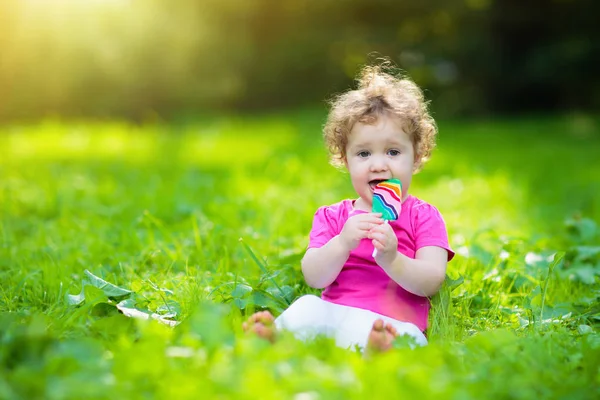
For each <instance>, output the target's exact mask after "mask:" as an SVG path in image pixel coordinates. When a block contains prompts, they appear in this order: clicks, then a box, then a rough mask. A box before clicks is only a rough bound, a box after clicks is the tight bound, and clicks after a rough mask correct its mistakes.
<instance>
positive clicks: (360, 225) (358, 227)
mask: <svg viewBox="0 0 600 400" xmlns="http://www.w3.org/2000/svg"><path fill="white" fill-rule="evenodd" d="M380 225H383V219H381V213H365V214H356V215H353V216H352V217H350V218H348V220H347V221H346V223H345V224H344V228H343V229H342V231H341V232H340V235H339V237H340V240H341V242H342V244H343V245H344V247H345V248H346V249H347V250H348V251H349V252H350V251H351V250H354V249H355V248H357V247H358V244H359V243H360V241H361V240H362V239H366V238H367V237H368V235H369V232H370V231H371V229H372V228H373V227H376V226H380Z"/></svg>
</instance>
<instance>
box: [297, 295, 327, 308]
mask: <svg viewBox="0 0 600 400" xmlns="http://www.w3.org/2000/svg"><path fill="white" fill-rule="evenodd" d="M322 302H323V300H322V299H321V298H320V297H317V296H315V295H314V294H305V295H304V296H302V297H299V298H298V299H296V301H294V302H293V303H292V305H290V307H289V308H292V307H294V308H301V309H307V310H311V309H312V310H315V309H318V308H319V306H320V305H321V304H322Z"/></svg>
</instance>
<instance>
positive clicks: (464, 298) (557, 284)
mask: <svg viewBox="0 0 600 400" xmlns="http://www.w3.org/2000/svg"><path fill="white" fill-rule="evenodd" d="M323 118H324V115H323V114H321V113H318V112H317V113H315V112H299V113H295V114H285V115H283V114H282V115H270V116H260V117H244V118H242V117H240V118H226V117H223V118H213V119H206V120H199V121H195V122H186V123H179V124H170V125H167V124H164V125H143V126H138V125H130V124H126V123H118V122H86V123H82V122H59V121H47V122H44V123H40V124H34V125H22V126H17V125H13V126H7V127H2V128H0V398H2V399H4V398H7V399H13V398H14V399H34V398H44V399H65V398H69V399H81V398H86V399H87V398H89V399H92V398H117V397H120V398H194V399H196V398H249V399H250V398H251V399H255V398H261V399H262V398H265V399H270V398H273V399H279V398H296V399H324V398H327V399H329V398H340V399H342V398H343V399H345V398H365V397H377V396H380V395H383V396H392V397H398V398H403V397H406V398H416V397H417V396H419V397H425V398H432V397H436V398H452V399H480V398H510V399H532V398H535V399H538V398H597V397H598V396H599V395H600V389H599V388H600V336H599V335H598V331H599V329H600V289H599V286H598V283H599V282H600V247H599V245H598V243H600V227H599V221H600V196H598V193H600V180H599V179H598V177H599V176H600V163H599V162H598V154H600V120H599V119H598V118H594V117H587V116H581V115H574V116H564V117H554V118H530V119H518V120H487V121H470V122H464V121H463V122H461V121H454V122H451V121H447V122H444V121H441V122H440V123H439V125H440V131H441V133H440V138H439V145H438V148H437V149H436V150H435V152H434V155H433V157H432V160H431V161H430V162H429V163H428V164H427V165H426V166H425V169H424V170H423V171H422V172H421V173H419V174H418V175H417V176H415V178H414V180H413V184H412V187H411V191H412V193H413V194H415V195H416V196H418V197H421V198H423V199H424V200H427V201H429V202H431V203H433V204H435V205H436V206H437V207H438V208H439V209H440V210H441V212H442V214H443V215H444V217H445V219H446V223H447V225H448V229H449V233H450V239H451V244H452V246H453V247H454V248H455V249H456V250H457V251H458V253H459V254H457V256H456V258H455V259H454V260H453V261H452V262H451V263H450V264H449V269H448V276H449V278H448V281H447V284H446V286H445V287H444V289H443V290H442V291H441V292H440V294H439V295H437V296H436V297H434V298H433V299H432V301H433V304H434V310H433V312H432V315H431V321H430V331H429V339H430V345H429V346H427V347H425V348H419V349H415V350H410V349H408V348H402V346H400V347H401V348H399V349H397V350H395V351H393V352H390V353H388V354H385V355H383V356H380V357H376V358H374V359H370V360H364V359H363V358H362V357H361V355H360V354H357V353H354V352H352V351H347V350H343V349H339V348H336V347H335V346H334V345H333V344H332V342H331V341H330V340H328V339H325V338H322V339H320V340H317V341H315V342H311V343H301V342H298V341H296V340H294V339H293V338H292V337H290V335H288V334H283V335H282V337H281V340H280V341H279V342H278V343H276V344H275V345H272V346H271V345H268V344H267V343H265V342H263V341H261V340H258V339H256V338H252V337H247V336H245V335H243V334H242V332H241V329H240V325H241V321H242V320H243V318H244V316H245V315H247V314H248V313H250V312H252V311H253V310H255V309H262V308H269V309H271V310H272V311H273V312H274V313H279V312H281V311H282V310H283V309H284V308H285V306H286V304H288V303H289V302H290V301H292V300H293V299H294V298H296V297H298V296H300V295H302V294H304V293H316V292H317V291H315V290H313V289H310V288H308V287H307V286H306V285H305V284H304V282H303V280H302V275H301V272H300V270H299V260H300V258H301V257H302V254H303V251H304V250H305V247H306V245H307V234H308V231H309V229H310V225H311V222H312V216H313V214H314V212H315V210H316V208H317V207H319V206H321V205H324V204H330V203H333V202H336V201H338V200H340V199H342V198H347V197H351V196H353V192H352V188H351V185H350V183H349V179H348V177H347V175H346V174H345V173H343V172H340V171H338V170H335V169H334V168H333V167H330V166H329V165H328V163H327V155H326V153H325V150H324V149H323V146H322V141H321V138H320V125H321V124H322V122H323ZM240 239H242V241H240ZM86 270H88V271H89V272H90V273H91V275H90V274H87V273H86V272H85V271H86ZM94 276H95V277H100V278H102V279H103V280H104V281H106V282H109V283H112V284H114V285H116V286H117V288H114V287H110V286H103V285H105V282H103V281H99V280H95V278H94ZM82 285H83V290H82ZM118 287H120V288H124V289H128V290H130V291H132V293H129V292H122V291H119V289H118ZM80 293H81V294H82V295H83V296H84V297H85V301H84V302H83V303H81V304H79V305H78V306H75V305H70V302H71V303H73V302H74V301H73V299H74V297H69V296H68V295H78V294H80ZM123 300H125V303H121V304H122V305H127V306H128V307H130V308H137V309H140V310H142V311H145V312H150V313H155V314H156V315H158V316H162V317H163V318H164V319H167V320H172V321H176V322H177V323H178V324H177V326H175V327H169V326H167V325H165V324H161V323H159V322H156V321H153V320H151V321H145V320H139V319H132V318H127V317H125V316H123V315H122V314H120V313H118V312H117V310H116V308H115V304H117V303H118V302H120V301H123Z"/></svg>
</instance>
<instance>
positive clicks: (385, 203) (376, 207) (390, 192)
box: [373, 179, 402, 257]
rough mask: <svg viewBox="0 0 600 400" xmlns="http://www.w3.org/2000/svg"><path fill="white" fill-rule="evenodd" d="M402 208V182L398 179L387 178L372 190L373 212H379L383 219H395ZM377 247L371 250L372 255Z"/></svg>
mask: <svg viewBox="0 0 600 400" xmlns="http://www.w3.org/2000/svg"><path fill="white" fill-rule="evenodd" d="M401 210H402V182H400V180H398V179H388V180H387V181H383V182H380V183H378V184H377V186H375V189H374V190H373V212H374V213H381V214H382V216H381V218H383V220H384V221H386V222H387V221H395V220H397V219H398V218H399V217H400V211H401ZM376 255H377V249H375V250H374V251H373V257H375V256H376Z"/></svg>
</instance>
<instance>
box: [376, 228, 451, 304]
mask: <svg viewBox="0 0 600 400" xmlns="http://www.w3.org/2000/svg"><path fill="white" fill-rule="evenodd" d="M369 238H370V239H372V240H373V246H374V247H375V248H376V249H377V251H378V252H377V256H376V257H375V262H377V264H378V265H379V266H380V267H381V268H382V269H383V270H384V271H385V272H386V273H387V274H388V275H389V277H390V278H392V279H393V280H394V282H396V283H397V284H398V285H400V286H402V287H403V288H404V289H405V290H407V291H409V292H411V293H413V294H416V295H417V296H423V297H428V296H432V295H434V294H436V293H437V291H438V290H439V289H440V287H441V286H442V283H443V282H444V279H445V277H446V265H447V263H448V252H447V251H446V249H443V248H441V247H438V246H425V247H422V248H420V249H418V250H417V252H416V253H415V258H414V259H413V258H410V257H407V256H405V255H404V254H402V253H400V252H399V251H398V238H397V237H396V234H395V233H394V230H393V229H392V228H391V227H390V226H389V224H384V225H379V226H376V227H374V228H373V229H372V230H371V232H370V233H369Z"/></svg>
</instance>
